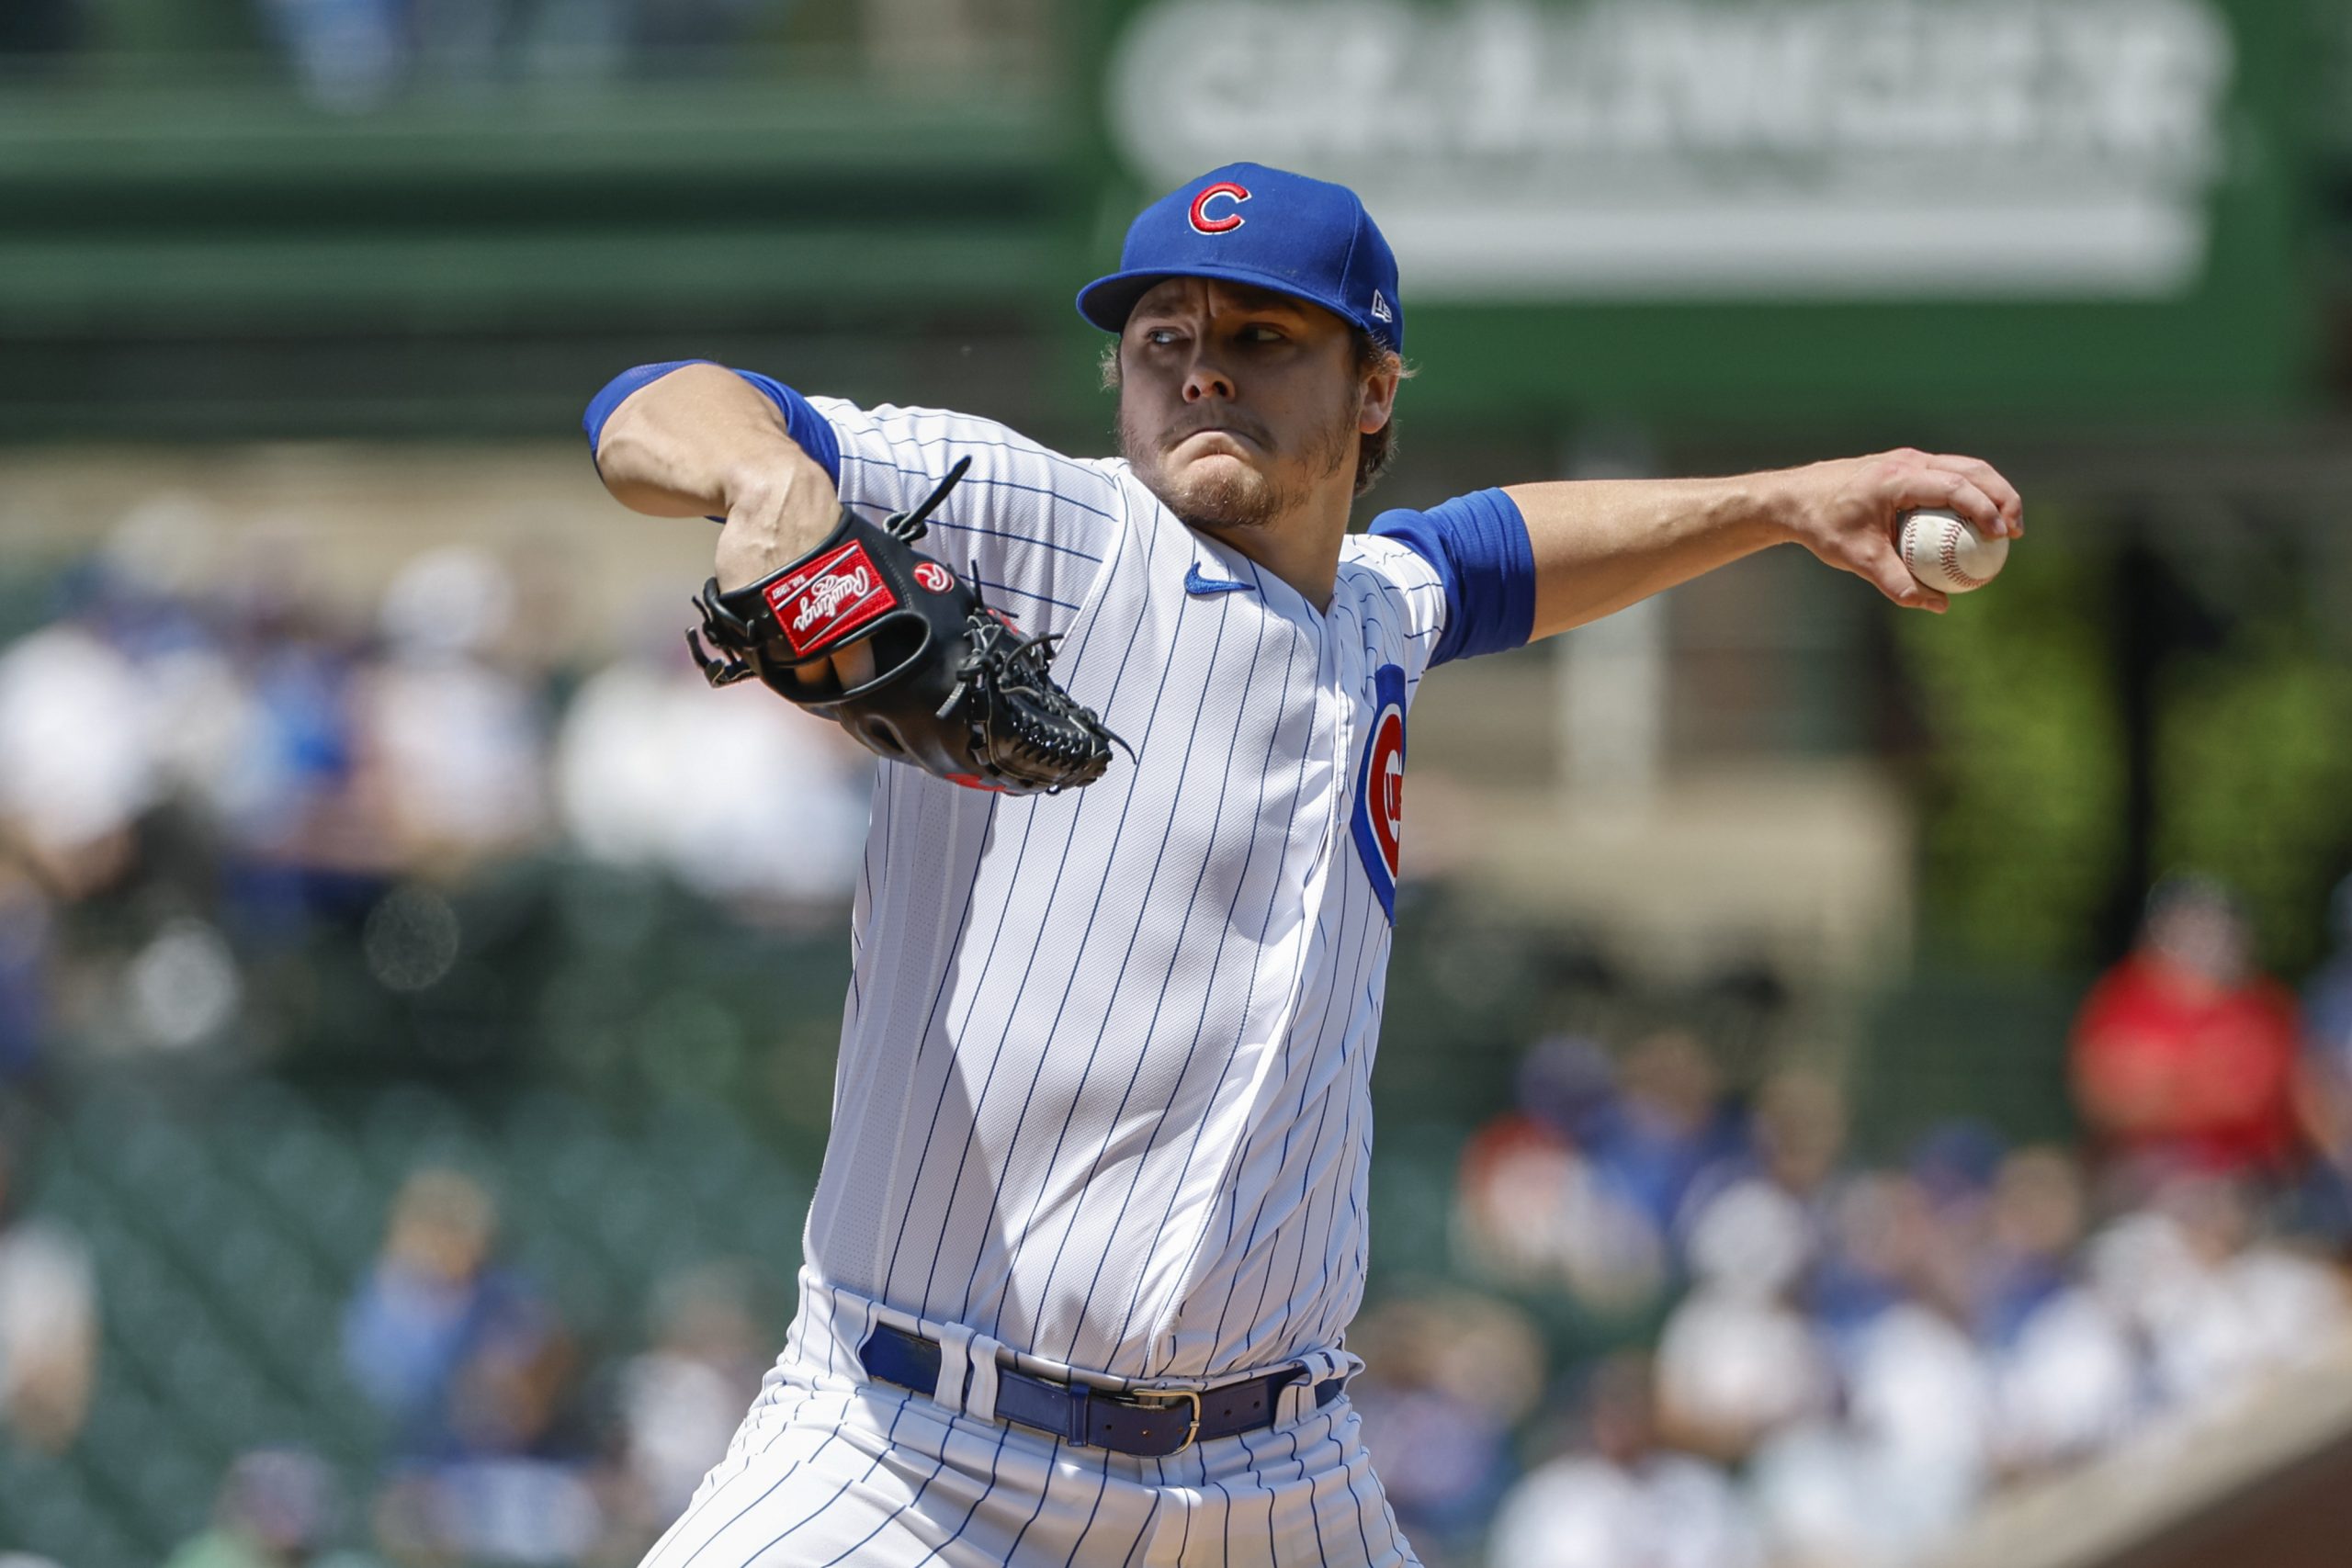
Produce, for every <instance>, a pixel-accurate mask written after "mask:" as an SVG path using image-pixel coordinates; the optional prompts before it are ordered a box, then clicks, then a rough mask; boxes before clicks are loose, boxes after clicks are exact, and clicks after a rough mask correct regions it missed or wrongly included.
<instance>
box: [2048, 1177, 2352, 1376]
mask: <svg viewBox="0 0 2352 1568" xmlns="http://www.w3.org/2000/svg"><path fill="white" fill-rule="evenodd" d="M2252 1226H2253V1215H2252V1213H2251V1211H2250V1209H2249V1207H2248V1198H2247V1194H2246V1191H2245V1188H2244V1187H2243V1186H2241V1185H2240V1184H2239V1183H2238V1182H2236V1181H2235V1180H2233V1179H2230V1178H2227V1177H2221V1176H2178V1177H2175V1178H2174V1179H2170V1180H2168V1181H2166V1182H2165V1184H2164V1185H2162V1186H2161V1187H2160V1188H2158V1190H2156V1192H2155V1194H2154V1200H2153V1201H2152V1202H2151V1203H2150V1204H2149V1206H2148V1207H2146V1208H2144V1209H2143V1210H2139V1211H2136V1212H2134V1213H2130V1214H2127V1215H2125V1216H2124V1217H2123V1218H2121V1219H2120V1220H2118V1221H2117V1222H2116V1223H2115V1224H2112V1225H2110V1226H2109V1227H2108V1229H2107V1230H2105V1231H2104V1232H2102V1233H2101V1234H2100V1235H2098V1236H2097V1237H2095V1238H2094V1239H2093V1241H2092V1243H2091V1251H2090V1258H2091V1276H2092V1279H2093V1280H2095V1282H2096V1283H2097V1285H2098V1290H2099V1292H2100V1294H2101V1295H2102V1296H2103V1297H2104V1298H2105V1299H2106V1300H2107V1301H2108V1302H2109V1303H2112V1304H2113V1305H2114V1306H2115V1307H2116V1308H2118V1309H2120V1311H2122V1312H2123V1313H2125V1314H2129V1315H2130V1317H2131V1320H2132V1321H2133V1322H2134V1323H2135V1324H2136V1325H2137V1326H2138V1327H2139V1329H2140V1332H2141V1333H2142V1334H2143V1336H2144V1337H2145V1338H2146V1341H2147V1344H2148V1348H2149V1351H2150V1354H2151V1356H2152V1359H2153V1364H2154V1374H2155V1387H2156V1391H2157V1393H2159V1395H2160V1396H2161V1397H2162V1398H2163V1399H2164V1401H2165V1403H2166V1404H2177V1405H2180V1406H2184V1407H2187V1408H2188V1409H2191V1410H2199V1409H2210V1408H2212V1407H2214V1406H2216V1405H2218V1404H2222V1403H2224V1402H2226V1401H2227V1400H2229V1399H2230V1398H2232V1397H2233V1396H2234V1395H2237V1394H2241V1393H2244V1392H2245V1390H2246V1389H2247V1388H2248V1386H2249V1385H2250V1384H2251V1383H2252V1382H2253V1381H2254V1380H2255V1379H2256V1378H2257V1377H2258V1376H2259V1375H2260V1374H2262V1373H2264V1372H2266V1371H2274V1370H2276V1369H2278V1368H2281V1367H2286V1366H2291V1365H2292V1364H2293V1362H2294V1360H2295V1359H2296V1358H2297V1357H2298V1356H2300V1355H2302V1354H2305V1353H2307V1352H2308V1351H2309V1350H2310V1349H2311V1348H2312V1347H2313V1346H2315V1345H2319V1344H2322V1343H2324V1342H2325V1341H2326V1340H2327V1339H2329V1338H2330V1337H2332V1336H2333V1335H2335V1333H2337V1332H2339V1331H2340V1330H2341V1329H2342V1327H2343V1325H2344V1324H2345V1321H2346V1303H2345V1299H2344V1287H2343V1283H2342V1281H2341V1280H2339V1279H2338V1277H2337V1276H2336V1275H2335V1272H2334V1271H2333V1270H2332V1269H2328V1268H2326V1267H2325V1266H2324V1265H2322V1264H2320V1263H2317V1262H2315V1261H2313V1260H2312V1259H2311V1258H2306V1257H2304V1256H2302V1255H2301V1254H2300V1253H2296V1252H2293V1251H2290V1249H2288V1248H2286V1247H2280V1246H2278V1244H2276V1243H2274V1242H2269V1241H2265V1240H2257V1239H2255V1238H2254V1237H2253V1235H2252Z"/></svg>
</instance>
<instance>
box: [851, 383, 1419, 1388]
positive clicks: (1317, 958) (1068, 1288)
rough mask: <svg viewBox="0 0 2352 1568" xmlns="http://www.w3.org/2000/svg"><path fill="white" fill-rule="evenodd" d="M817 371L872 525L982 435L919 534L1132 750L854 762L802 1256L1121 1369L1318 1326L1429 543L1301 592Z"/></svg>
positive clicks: (1046, 468) (1175, 1374) (1125, 488)
mask: <svg viewBox="0 0 2352 1568" xmlns="http://www.w3.org/2000/svg"><path fill="white" fill-rule="evenodd" d="M810 402H811V403H812V404H813V406H814V407H815V408H816V409H817V411H818V412H820V413H821V414H822V415H823V416H824V417H825V419H826V420H827V422H828V423H830V424H831V426H832V428H833V430H834V432H835V433H836V434H837V436H838V438H839V441H840V446H841V468H840V489H841V495H842V501H843V502H845V503H847V504H848V505H850V506H851V507H853V508H854V509H856V510H857V511H858V512H860V513H862V514H865V515H867V516H869V517H875V518H878V517H880V516H881V515H883V514H886V513H890V512H893V511H899V510H903V509H905V508H907V507H909V506H910V505H912V504H913V503H914V502H917V501H919V500H920V499H922V496H923V495H924V494H926V493H927V492H928V491H930V490H931V488H932V487H933V485H934V484H935V483H936V482H937V480H938V479H939V477H940V476H941V475H942V474H944V472H945V471H946V470H947V468H948V467H949V466H950V465H951V464H952V463H954V462H955V461H956V459H957V458H959V457H969V458H971V459H972V468H971V471H970V473H969V474H968V475H967V477H966V479H964V481H963V483H962V484H960V485H959V486H957V487H956V490H955V491H952V492H951V493H950V495H949V496H948V498H947V501H946V502H945V504H944V506H943V507H942V508H941V510H940V511H939V513H936V514H934V515H933V518H932V521H931V527H932V529H933V533H932V535H931V536H930V537H929V538H928V539H927V540H925V541H924V543H923V545H922V548H923V549H924V550H925V551H926V552H928V553H933V554H936V555H938V556H940V557H941V558H944V559H945V560H948V561H950V562H951V563H954V564H956V566H957V567H958V568H959V569H961V568H964V567H965V566H966V565H967V563H969V564H970V565H973V566H976V567H977V570H978V576H979V579H980V581H981V582H982V585H983V591H984V592H986V594H987V595H988V597H989V602H990V603H991V604H995V605H996V606H997V607H998V608H1000V609H1002V610H1004V611H1005V612H1007V613H1008V614H1010V615H1012V617H1013V619H1015V620H1016V621H1017V622H1019V623H1020V625H1021V626H1023V629H1024V630H1029V631H1050V632H1057V633H1060V634H1062V636H1063V639H1064V640H1063V642H1062V645H1061V652H1060V654H1059V656H1058V659H1057V663H1056V666H1055V672H1056V674H1057V676H1059V677H1060V678H1061V679H1062V681H1063V682H1064V683H1065V684H1067V685H1068V686H1069V689H1070V690H1071V692H1072V694H1074V695H1075V696H1077V698H1078V699H1079V700H1080V701H1081V702H1084V703H1086V704H1088V705H1091V706H1092V707H1094V708H1095V709H1096V710H1097V711H1098V712H1100V713H1101V714H1102V715H1103V718H1104V720H1105V721H1106V722H1107V723H1108V724H1109V725H1110V726H1111V728H1113V729H1114V730H1116V731H1117V732H1118V733H1119V734H1120V735H1121V736H1122V737H1124V738H1125V739H1126V740H1127V741H1128V742H1129V743H1130V744H1131V745H1133V746H1134V748H1135V749H1136V752H1137V753H1138V761H1136V762H1135V763H1134V764H1130V763H1128V762H1127V761H1126V760H1125V757H1124V756H1121V757H1120V758H1119V759H1118V760H1117V761H1114V763H1113V765H1112V768H1111V772H1110V773H1109V774H1108V775H1107V776H1106V777H1105V778H1104V779H1103V780H1102V781H1101V782H1100V783H1098V784H1093V785H1092V786H1091V787H1089V788H1086V789H1084V790H1080V791H1074V792H1070V793H1068V794H1064V795H1057V796H1051V797H1046V796H1035V797H1026V798H1017V799H1016V798H1011V797H1006V796H1002V795H989V794H985V793H980V792H977V791H971V790H965V789H959V788H956V787H955V786H954V785H951V784H945V783H943V782H941V781H938V780H935V779H933V778H931V777H930V776H928V775H926V774H924V773H920V772H918V771H917V770H915V769H912V768H907V767H883V768H881V769H879V770H877V776H876V785H875V794H874V805H873V818H872V826H871V829H869V834H868V840H867V844H866V850H865V871H864V874H863V876H862V878H861V881H860V884H859V889H858V896H857V903H856V908H855V914H854V933H855V934H854V956H855V967H854V976H853V978H852V981H851V986H850V992H849V997H848V1000H847V1005H846V1007H845V1010H844V1012H843V1017H842V1048H841V1058H840V1065H839V1068H838V1072H837V1077H836V1080H835V1087H834V1096H833V1122H832V1133H831V1144H830V1146H829V1148H828V1150H827V1153H826V1156H825V1164H824V1171H823V1174H822V1176H821V1178H820V1181H819V1183H818V1190H817V1195H816V1200H815V1202H814V1204H813V1206H812V1208H811V1211H810V1213H809V1228H808V1235H807V1256H808V1259H809V1264H810V1265H811V1266H812V1267H813V1268H814V1269H815V1270H816V1271H817V1272H818V1273H820V1275H821V1276H822V1277H823V1278H824V1279H825V1280H828V1281H830V1282H831V1283H833V1284H836V1285H840V1286H842V1287H845V1288H847V1289H849V1290H852V1291H854V1292H860V1293H862V1294H865V1295H866V1296H869V1297H872V1298H874V1299H876V1300H879V1301H881V1302H884V1303H888V1304H889V1305H891V1306H894V1307H897V1308H899V1309H901V1310H903V1311H906V1312H910V1313H915V1314H920V1315H922V1316H923V1317H926V1318H930V1319H933V1320H934V1321H943V1322H945V1321H952V1322H960V1323H963V1324H967V1325H971V1326H973V1327H974V1328H976V1329H977V1330H978V1331H979V1332H981V1333H983V1334H987V1335H989V1336H992V1337H996V1338H999V1339H1001V1340H1002V1341H1004V1342H1005V1343H1006V1344H1008V1345H1011V1346H1012V1347H1014V1348H1017V1349H1023V1350H1026V1351H1029V1352H1032V1353H1034V1354H1035V1355H1038V1356H1042V1357H1047V1358H1050V1359H1056V1360H1059V1361H1063V1362H1067V1363H1069V1364H1070V1365H1073V1366H1079V1367H1085V1368H1091V1369H1093V1370H1096V1371H1103V1372H1108V1373H1112V1374H1114V1375H1116V1376H1121V1377H1130V1378H1216V1377H1220V1376H1224V1375H1227V1374H1230V1373H1234V1372H1238V1371H1243V1370H1249V1369H1258V1368H1264V1367H1268V1366H1271V1365H1273V1364H1277V1363H1280V1362H1282V1361H1283V1360H1285V1359H1290V1358H1292V1357H1295V1356H1296V1355H1299V1354H1302V1353H1304V1352H1306V1351H1309V1350H1312V1349H1316V1348H1327V1347H1329V1346H1331V1345H1333V1344H1334V1343H1335V1342H1336V1341H1337V1339H1338V1337H1339V1335H1340V1330H1341V1329H1342V1328H1343V1327H1344V1326H1345V1325H1346V1324H1347V1322H1348V1320H1349V1318H1350V1317H1351V1315H1352V1314H1353V1313H1354V1311H1355V1308H1356V1305H1357V1303H1358V1300H1359V1298H1360V1296H1361V1293H1362V1285H1363V1269H1364V1253H1365V1224H1364V1218H1365V1216H1364V1202H1365V1179H1366V1164H1367V1160H1368V1158H1369V1155H1370V1149H1371V1141H1372V1116H1371V1102H1370V1098H1369V1078H1370V1073H1371V1068H1372V1060H1373V1050H1374V1042H1375V1040H1376V1037H1377V1034H1378V1031H1379V1023H1380V1012H1381V1000H1382V987H1383V982H1384V977H1385V969H1386V964H1387V958H1388V947H1389V924H1390V908H1391V898H1390V893H1391V889H1392V888H1393V877H1394V868H1395V860H1396V829H1397V814H1398V810H1399V807H1400V804H1401V802H1400V796H1399V791H1400V789H1401V784H1402V764H1403V756H1402V752H1403V735H1404V729H1403V709H1404V707H1405V705H1406V704H1407V702H1408V701H1409V698H1410V695H1411V693H1412V692H1413V690H1414V688H1415V687H1416V685H1417V684H1418V683H1419V680H1420V677H1421V674H1422V671H1423V670H1424V669H1425V668H1426V666H1427V663H1428V660H1429V657H1430V650H1431V649H1433V648H1434V647H1435V646H1436V644H1437V639H1438V637H1439V634H1440V632H1441V630H1442V622H1443V619H1444V616H1445V614H1446V596H1445V590H1444V586H1443V584H1442V581H1441V579H1440V577H1439V575H1438V573H1437V571H1436V570H1435V569H1434V568H1433V567H1431V566H1430V564H1429V563H1428V562H1427V561H1425V560H1424V559H1423V558H1421V557H1420V556H1419V554H1417V553H1416V552H1415V551H1414V550H1412V549H1411V548H1409V547H1407V546H1405V545H1403V544H1400V543H1397V542H1396V541H1394V540H1391V539H1387V538H1384V537H1376V536H1351V537H1349V538H1348V540H1347V541H1346V544H1345V547H1344V548H1343V551H1342V555H1341V558H1340V570H1339V579H1338V583H1337V586H1336V589H1335V591H1334V593H1333V596H1332V599H1331V604H1330V607H1329V611H1328V612H1325V613H1317V611H1316V610H1315V608H1314V607H1313V606H1312V605H1311V604H1308V603H1307V602H1306V600H1305V599H1304V598H1303V597H1302V596H1301V595H1300V594H1298V593H1297V592H1295V591H1294V590H1293V589H1291V588H1290V587H1289V586H1288V585H1286V584H1285V583H1283V581H1280V580H1279V579H1277V578H1275V577H1273V576H1272V574H1270V573H1267V572H1264V571H1261V570H1259V569H1258V568H1257V567H1255V566H1254V565H1252V564H1251V563H1250V561H1249V560H1248V559H1247V558H1244V557H1242V556H1241V555H1239V554H1238V553H1237V552H1235V551H1233V550H1230V549H1228V548H1227V547H1224V546H1222V545H1220V544H1218V543H1217V542H1216V541H1215V540H1212V539H1210V538H1208V537H1205V536H1202V535H1200V534H1197V533H1194V532H1193V530H1191V529H1189V528H1187V527H1185V526H1184V525H1182V523H1180V522H1178V521H1177V519H1176V518H1175V517H1174V515H1173V514H1172V513H1170V512H1169V511H1168V509H1167V508H1166V507H1165V506H1163V505H1162V504H1160V502H1159V500H1158V499H1157V498H1156V497H1154V496H1153V495H1152V494H1151V492H1150V491H1148V490H1147V489H1146V488H1145V487H1144V485H1143V484H1142V482H1141V481H1140V480H1138V479H1136V477H1135V475H1134V474H1133V473H1132V472H1131V471H1130V470H1129V469H1128V468H1127V465H1126V464H1125V462H1123V461H1120V460H1116V459H1097V460H1088V461H1080V460H1076V459H1072V458H1069V457H1062V456H1059V455H1058V454H1056V453H1053V452H1050V451H1048V450H1046V448H1044V447H1042V446H1038V445H1037V444H1035V442H1032V441H1029V440H1028V439H1026V438H1024V437H1023V436H1021V435H1018V434H1014V433H1013V432H1012V431H1010V430H1007V429H1006V428H1005V427H1003V426H1002V425H1000V424H997V423H992V422H990V421H988V420H983V419H977V418H972V417H968V416H965V415H960V414H953V413H943V412H932V411H926V410H913V409H895V408H888V407H883V408H876V409H874V410H871V411H866V410H861V409H858V408H856V407H854V406H853V405H851V404H848V403H845V402H842V401H840V400H834V399H828V398H816V399H811V400H810Z"/></svg>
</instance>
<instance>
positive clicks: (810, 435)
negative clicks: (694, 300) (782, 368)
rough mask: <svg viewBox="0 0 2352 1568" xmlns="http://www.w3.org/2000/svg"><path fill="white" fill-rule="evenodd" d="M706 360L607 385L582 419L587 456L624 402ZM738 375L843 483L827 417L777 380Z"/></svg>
mask: <svg viewBox="0 0 2352 1568" xmlns="http://www.w3.org/2000/svg"><path fill="white" fill-rule="evenodd" d="M710 363H712V361H710V360H707V359H673V360H669V361H666V362H665V363H663V364H660V365H639V366H638V367H635V368H633V369H628V370H624V371H622V372H621V373H620V374H619V375H617V376H616V377H614V378H612V379H611V380H609V381H607V382H605V389H604V390H602V391H600V392H598V393H597V394H596V395H595V396H594V397H593V398H591V399H589V400H588V412H586V413H584V414H582V416H581V418H580V428H581V429H582V430H584V431H586V432H587V433H588V453H589V456H590V457H591V458H593V457H594V456H595V452H596V447H597V446H598V444H599V443H601V442H602V441H603V440H604V438H605V421H607V420H609V419H611V418H612V417H613V411H614V410H615V409H616V408H618V407H620V406H621V400H623V399H625V398H627V397H628V395H629V394H630V393H631V392H634V391H636V390H637V389H639V387H642V386H644V385H646V384H647V383H648V382H650V381H658V380H660V379H661V378H662V377H664V376H667V375H668V374H669V373H670V372H671V371H673V370H676V369H678V368H680V367H684V366H687V365H708V364H710ZM735 374H736V375H738V376H741V378H743V379H744V380H746V381H749V382H750V383H751V384H752V386H754V387H756V388H758V389H760V391H761V392H762V394H763V395H764V396H765V397H766V398H767V400H768V401H770V402H772V403H774V404H775V406H776V409H777V412H781V413H782V414H783V415H784V429H785V434H787V435H789V436H791V437H792V439H793V441H794V443H795V444H796V445H797V446H799V448H800V449H801V450H802V451H803V452H806V453H808V454H809V456H810V457H814V458H816V459H817V462H818V464H819V466H820V467H821V468H823V469H824V470H825V473H826V475H827V477H829V478H830V479H831V480H832V481H833V483H834V484H835V485H837V486H838V485H839V484H840V483H841V482H842V446H841V442H840V440H839V439H838V438H837V437H836V436H835V435H834V434H833V427H832V426H831V424H829V423H826V421H825V416H824V415H823V414H820V413H819V412H817V411H816V410H815V409H814V408H812V407H810V406H809V400H808V399H806V398H804V397H802V396H801V395H800V394H799V393H797V392H796V391H794V390H793V389H791V388H789V387H787V386H786V385H785V384H784V383H783V382H781V381H779V380H777V379H776V378H775V377H773V376H763V375H761V374H760V373H759V372H758V371H756V370H738V371H736V372H735Z"/></svg>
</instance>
